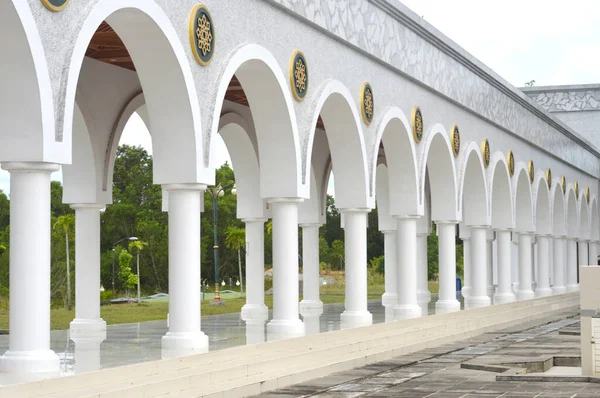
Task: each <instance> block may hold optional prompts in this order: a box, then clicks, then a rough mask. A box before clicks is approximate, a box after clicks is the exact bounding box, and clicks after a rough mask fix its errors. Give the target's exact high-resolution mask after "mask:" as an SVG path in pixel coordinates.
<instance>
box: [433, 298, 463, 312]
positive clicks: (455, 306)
mask: <svg viewBox="0 0 600 398" xmlns="http://www.w3.org/2000/svg"><path fill="white" fill-rule="evenodd" d="M456 311H460V302H459V301H458V300H438V301H437V302H436V303H435V313H436V314H447V313H448V312H456Z"/></svg>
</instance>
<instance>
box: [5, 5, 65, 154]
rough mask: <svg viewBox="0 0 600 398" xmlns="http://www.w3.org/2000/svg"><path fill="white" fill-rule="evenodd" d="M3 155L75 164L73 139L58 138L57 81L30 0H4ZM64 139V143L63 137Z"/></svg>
mask: <svg viewBox="0 0 600 398" xmlns="http://www.w3.org/2000/svg"><path fill="white" fill-rule="evenodd" d="M0 32H2V37H3V39H2V40H0V53H1V54H5V56H4V58H3V60H2V62H0V87H1V89H0V100H1V106H0V160H2V161H4V162H8V161H44V162H56V163H69V162H70V161H71V140H70V138H69V139H68V140H62V139H57V138H58V137H57V136H56V134H55V132H56V126H55V119H54V117H55V116H54V101H53V94H52V85H51V82H50V75H49V73H48V64H47V61H46V55H45V52H44V47H43V45H42V40H41V37H40V33H39V31H38V28H37V25H36V21H35V19H34V17H33V14H32V12H31V9H30V7H29V3H28V2H27V1H18V0H4V1H1V2H0ZM60 141H64V142H60Z"/></svg>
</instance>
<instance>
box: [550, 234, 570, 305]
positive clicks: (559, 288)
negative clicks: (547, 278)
mask: <svg viewBox="0 0 600 398" xmlns="http://www.w3.org/2000/svg"><path fill="white" fill-rule="evenodd" d="M553 246H554V253H553V254H554V255H553V257H554V286H552V291H553V292H554V294H563V293H566V292H567V287H566V286H565V240H564V238H561V237H556V238H554V245H553Z"/></svg>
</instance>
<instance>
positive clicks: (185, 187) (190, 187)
mask: <svg viewBox="0 0 600 398" xmlns="http://www.w3.org/2000/svg"><path fill="white" fill-rule="evenodd" d="M206 187H207V185H206V184H193V183H189V184H163V185H162V188H163V189H164V190H165V191H169V192H170V191H204V190H206Z"/></svg>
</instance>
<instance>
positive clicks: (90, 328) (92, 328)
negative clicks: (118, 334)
mask: <svg viewBox="0 0 600 398" xmlns="http://www.w3.org/2000/svg"><path fill="white" fill-rule="evenodd" d="M69 337H70V338H71V340H104V339H106V322H105V321H104V319H102V318H98V319H85V318H75V319H73V320H72V321H71V324H70V325H69Z"/></svg>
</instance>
